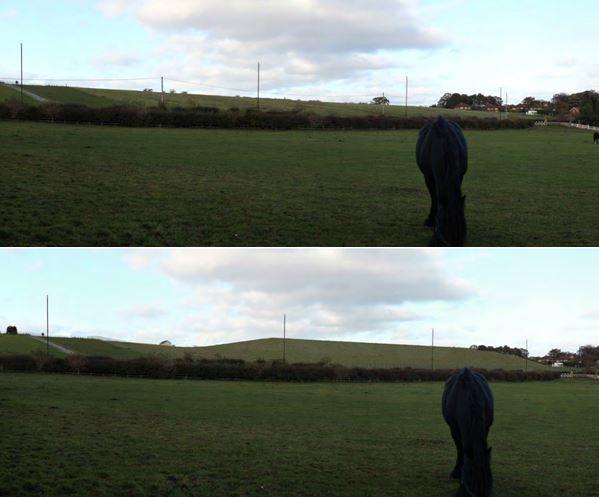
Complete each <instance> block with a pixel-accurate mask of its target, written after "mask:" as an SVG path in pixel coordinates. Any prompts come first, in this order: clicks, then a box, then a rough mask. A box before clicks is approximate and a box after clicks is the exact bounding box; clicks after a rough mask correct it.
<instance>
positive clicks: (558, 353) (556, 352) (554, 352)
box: [547, 349, 562, 362]
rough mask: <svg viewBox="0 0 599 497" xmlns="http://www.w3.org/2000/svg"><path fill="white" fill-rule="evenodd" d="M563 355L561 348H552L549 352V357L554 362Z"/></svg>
mask: <svg viewBox="0 0 599 497" xmlns="http://www.w3.org/2000/svg"><path fill="white" fill-rule="evenodd" d="M561 356H562V351H561V350H560V349H551V350H550V351H549V352H548V353H547V357H549V358H551V359H552V360H553V361H554V362H555V361H557V360H558V359H559V358H560V357H561Z"/></svg>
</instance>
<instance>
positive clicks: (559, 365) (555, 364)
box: [551, 361, 564, 368]
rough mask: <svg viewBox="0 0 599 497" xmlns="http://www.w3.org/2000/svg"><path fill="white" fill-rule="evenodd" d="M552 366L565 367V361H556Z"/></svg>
mask: <svg viewBox="0 0 599 497" xmlns="http://www.w3.org/2000/svg"><path fill="white" fill-rule="evenodd" d="M551 367H552V368H563V367H564V363H563V362H562V361H555V362H554V363H553V364H552V365H551Z"/></svg>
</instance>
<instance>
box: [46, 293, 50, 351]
mask: <svg viewBox="0 0 599 497" xmlns="http://www.w3.org/2000/svg"><path fill="white" fill-rule="evenodd" d="M49 309H50V304H49V298H48V295H46V355H47V356H49V355H50V311H49Z"/></svg>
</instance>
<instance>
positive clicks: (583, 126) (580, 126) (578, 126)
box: [535, 121, 599, 131]
mask: <svg viewBox="0 0 599 497" xmlns="http://www.w3.org/2000/svg"><path fill="white" fill-rule="evenodd" d="M539 122H542V123H544V121H539ZM535 126H563V127H565V128H576V129H585V130H589V131H599V126H591V125H590V124H579V123H564V122H551V121H550V122H547V123H544V124H537V123H535Z"/></svg>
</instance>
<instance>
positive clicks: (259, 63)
mask: <svg viewBox="0 0 599 497" xmlns="http://www.w3.org/2000/svg"><path fill="white" fill-rule="evenodd" d="M258 110H260V62H258Z"/></svg>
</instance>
